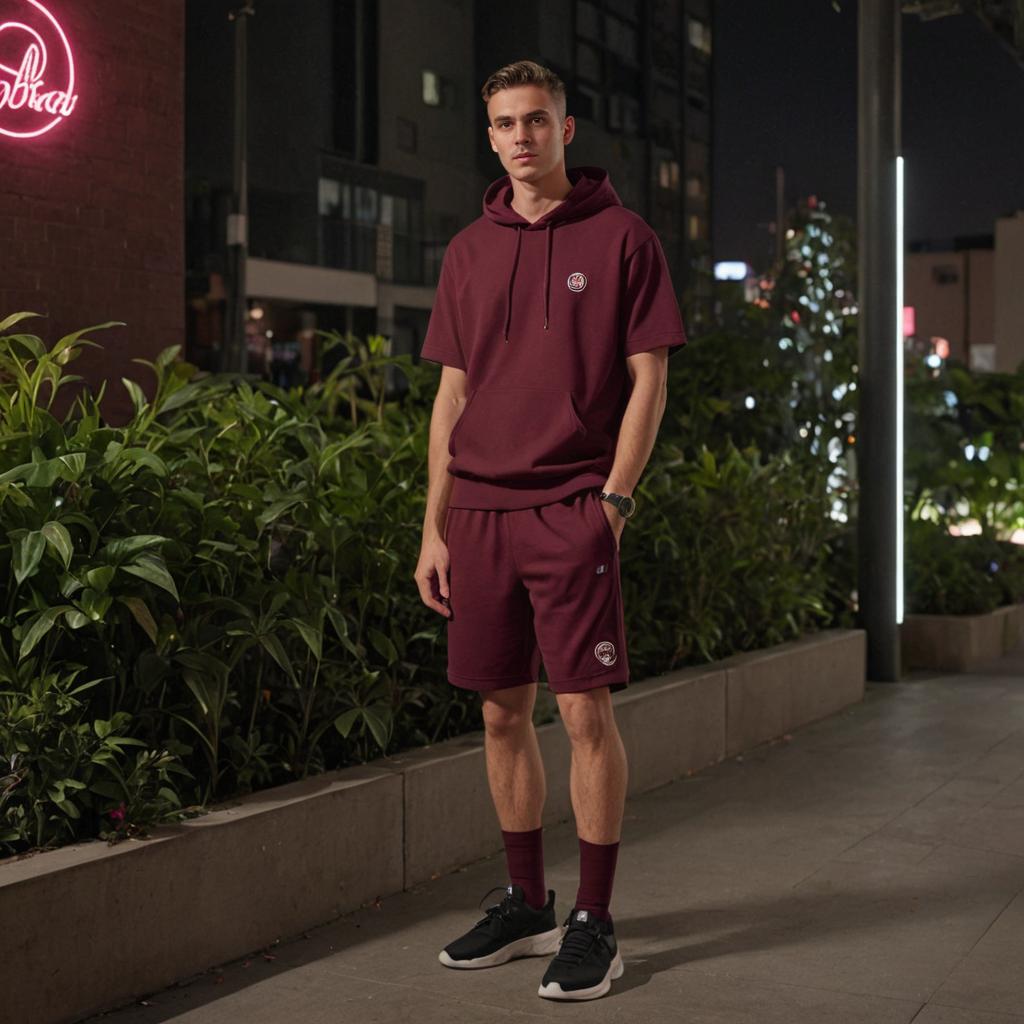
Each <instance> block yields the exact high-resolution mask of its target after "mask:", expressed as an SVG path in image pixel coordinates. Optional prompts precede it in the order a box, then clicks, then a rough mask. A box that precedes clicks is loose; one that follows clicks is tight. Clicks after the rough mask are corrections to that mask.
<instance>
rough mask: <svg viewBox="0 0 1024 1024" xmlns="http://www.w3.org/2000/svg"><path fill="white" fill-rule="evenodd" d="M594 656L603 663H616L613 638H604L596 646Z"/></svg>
mask: <svg viewBox="0 0 1024 1024" xmlns="http://www.w3.org/2000/svg"><path fill="white" fill-rule="evenodd" d="M594 657H595V658H597V660H598V661H599V662H601V664H602V665H614V664H615V644H613V643H612V642H611V640H602V641H601V642H600V643H599V644H598V645H597V646H596V647H595V648H594Z"/></svg>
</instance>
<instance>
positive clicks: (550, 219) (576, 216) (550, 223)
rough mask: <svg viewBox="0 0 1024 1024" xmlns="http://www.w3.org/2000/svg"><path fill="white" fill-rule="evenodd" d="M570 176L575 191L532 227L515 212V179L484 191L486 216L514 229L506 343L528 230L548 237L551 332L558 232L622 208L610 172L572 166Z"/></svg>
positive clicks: (500, 181)
mask: <svg viewBox="0 0 1024 1024" xmlns="http://www.w3.org/2000/svg"><path fill="white" fill-rule="evenodd" d="M565 173H566V176H567V177H568V179H569V181H570V182H571V183H572V189H571V190H570V192H569V193H568V195H566V197H565V198H564V199H563V200H562V201H561V202H560V203H559V204H558V205H557V206H554V207H552V208H551V209H550V210H548V212H547V213H545V214H544V216H543V217H541V218H540V219H538V220H535V221H534V222H533V223H532V224H531V223H530V221H528V220H527V219H526V218H525V217H522V216H520V215H519V214H518V213H516V211H515V210H514V209H512V205H511V204H512V196H513V192H512V179H511V177H510V176H509V175H507V174H505V175H503V176H502V177H500V178H498V179H497V180H496V181H492V182H491V183H490V185H488V186H487V190H486V191H485V192H484V203H483V206H484V215H485V216H486V217H487V218H488V219H489V220H492V221H494V223H495V224H500V225H501V226H502V227H507V228H510V229H514V231H515V242H514V243H513V249H512V256H511V260H510V265H509V275H508V290H507V292H506V297H505V341H506V342H507V341H508V332H509V329H510V328H511V326H512V291H513V288H514V286H515V279H516V267H517V266H518V265H519V248H520V242H521V241H522V235H523V232H524V231H544V232H546V234H547V239H546V242H547V244H546V245H545V247H544V253H545V255H544V330H547V329H548V312H549V301H548V300H549V293H550V290H551V287H550V285H551V246H552V240H553V237H554V229H555V228H556V227H558V226H559V225H562V224H570V223H572V222H573V221H576V220H582V219H583V218H584V217H590V216H592V215H593V214H595V213H597V212H598V211H599V210H603V209H604V208H605V207H606V206H621V205H622V201H621V200H620V199H619V197H618V195H617V193H616V192H615V189H614V188H612V183H611V180H610V178H609V177H608V172H607V171H606V170H604V169H603V168H601V167H586V166H584V167H569V168H567V169H566V172H565Z"/></svg>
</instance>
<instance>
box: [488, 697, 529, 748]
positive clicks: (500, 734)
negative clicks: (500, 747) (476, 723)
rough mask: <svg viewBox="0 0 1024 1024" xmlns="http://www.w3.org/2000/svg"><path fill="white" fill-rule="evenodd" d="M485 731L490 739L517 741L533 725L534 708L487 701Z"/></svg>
mask: <svg viewBox="0 0 1024 1024" xmlns="http://www.w3.org/2000/svg"><path fill="white" fill-rule="evenodd" d="M483 714H484V731H485V732H486V733H487V737H488V738H489V739H494V740H503V739H515V738H517V737H519V736H522V735H523V734H524V733H525V732H526V731H527V730H528V729H529V728H530V726H531V725H532V724H533V709H532V707H524V706H508V705H501V704H497V703H495V702H494V701H489V700H485V701H484V703H483Z"/></svg>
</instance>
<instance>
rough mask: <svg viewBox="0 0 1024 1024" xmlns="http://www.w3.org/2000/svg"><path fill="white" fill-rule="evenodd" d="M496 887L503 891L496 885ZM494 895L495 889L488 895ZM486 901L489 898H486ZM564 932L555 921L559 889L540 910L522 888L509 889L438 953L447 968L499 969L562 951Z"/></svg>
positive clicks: (549, 892) (510, 886) (552, 892)
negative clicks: (521, 959)
mask: <svg viewBox="0 0 1024 1024" xmlns="http://www.w3.org/2000/svg"><path fill="white" fill-rule="evenodd" d="M495 888H500V887H498V886H496V887H495ZM492 892H494V889H491V890H490V892H488V893H487V896H490V894H491V893H492ZM485 898H486V897H485ZM561 937H562V929H561V927H560V926H559V924H558V921H557V920H556V919H555V890H554V889H548V901H547V903H545V904H544V906H543V907H541V908H540V910H535V909H534V908H533V907H531V906H530V904H529V903H527V902H526V894H525V893H524V892H523V889H522V886H519V885H509V886H506V887H505V895H504V897H503V898H502V900H501V902H500V903H497V904H495V905H494V906H493V907H488V908H487V910H486V913H485V916H484V917H483V918H481V920H479V921H477V923H476V924H475V925H473V927H472V928H471V929H470V930H469V931H468V932H466V934H465V935H462V936H460V937H459V938H457V939H455V940H454V941H453V942H449V943H448V945H447V946H445V947H444V949H442V950H441V952H440V953H438V955H437V958H438V960H440V961H441V963H443V964H444V965H445V966H446V967H469V968H472V967H497V965H498V964H503V963H506V962H507V961H508V960H514V959H515V958H516V957H521V956H544V955H546V954H548V953H554V951H555V950H556V949H558V941H559V939H561Z"/></svg>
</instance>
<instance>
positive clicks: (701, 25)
mask: <svg viewBox="0 0 1024 1024" xmlns="http://www.w3.org/2000/svg"><path fill="white" fill-rule="evenodd" d="M687 20H688V25H687V29H688V35H689V38H690V45H691V46H692V47H693V48H694V49H695V50H699V51H700V52H701V53H703V54H704V55H705V56H706V57H710V56H711V26H710V25H708V24H706V23H705V22H703V21H698V20H697V19H696V18H689V19H687Z"/></svg>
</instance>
